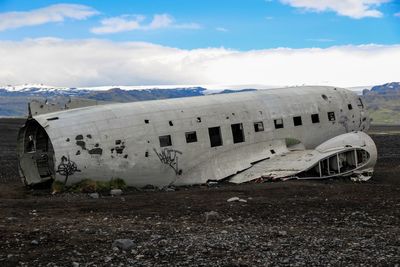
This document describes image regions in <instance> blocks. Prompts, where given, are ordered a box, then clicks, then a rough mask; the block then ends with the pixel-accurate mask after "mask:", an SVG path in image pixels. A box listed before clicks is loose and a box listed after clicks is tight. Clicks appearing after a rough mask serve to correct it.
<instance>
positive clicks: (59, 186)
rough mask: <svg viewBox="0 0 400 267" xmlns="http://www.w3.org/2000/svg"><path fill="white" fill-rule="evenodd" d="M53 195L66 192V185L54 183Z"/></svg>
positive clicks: (58, 182)
mask: <svg viewBox="0 0 400 267" xmlns="http://www.w3.org/2000/svg"><path fill="white" fill-rule="evenodd" d="M51 192H52V194H57V193H61V192H64V183H63V182H60V181H54V182H53V183H52V185H51Z"/></svg>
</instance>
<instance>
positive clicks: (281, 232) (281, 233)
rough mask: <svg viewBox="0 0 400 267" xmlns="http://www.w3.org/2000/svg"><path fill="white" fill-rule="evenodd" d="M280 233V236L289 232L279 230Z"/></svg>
mask: <svg viewBox="0 0 400 267" xmlns="http://www.w3.org/2000/svg"><path fill="white" fill-rule="evenodd" d="M278 235H280V236H287V232H286V231H279V232H278Z"/></svg>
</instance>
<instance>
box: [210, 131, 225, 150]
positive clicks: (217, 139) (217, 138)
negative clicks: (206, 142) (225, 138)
mask: <svg viewBox="0 0 400 267" xmlns="http://www.w3.org/2000/svg"><path fill="white" fill-rule="evenodd" d="M208 135H209V136H210V143H211V147H216V146H222V136H221V127H211V128H208Z"/></svg>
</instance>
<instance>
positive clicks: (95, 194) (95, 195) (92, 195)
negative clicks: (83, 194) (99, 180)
mask: <svg viewBox="0 0 400 267" xmlns="http://www.w3.org/2000/svg"><path fill="white" fill-rule="evenodd" d="M89 197H91V198H96V199H97V198H99V193H91V194H89Z"/></svg>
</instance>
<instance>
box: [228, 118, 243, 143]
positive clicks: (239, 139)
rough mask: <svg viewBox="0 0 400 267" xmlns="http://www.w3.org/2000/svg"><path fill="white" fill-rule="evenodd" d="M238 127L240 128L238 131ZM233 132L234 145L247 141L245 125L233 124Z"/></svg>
mask: <svg viewBox="0 0 400 267" xmlns="http://www.w3.org/2000/svg"><path fill="white" fill-rule="evenodd" d="M236 127H239V128H238V129H236ZM234 128H235V129H234ZM231 131H232V141H233V143H234V144H239V143H244V142H245V141H246V137H245V135H244V127H243V123H241V122H240V123H233V124H231ZM237 134H239V135H237Z"/></svg>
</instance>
